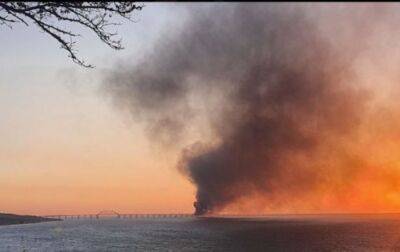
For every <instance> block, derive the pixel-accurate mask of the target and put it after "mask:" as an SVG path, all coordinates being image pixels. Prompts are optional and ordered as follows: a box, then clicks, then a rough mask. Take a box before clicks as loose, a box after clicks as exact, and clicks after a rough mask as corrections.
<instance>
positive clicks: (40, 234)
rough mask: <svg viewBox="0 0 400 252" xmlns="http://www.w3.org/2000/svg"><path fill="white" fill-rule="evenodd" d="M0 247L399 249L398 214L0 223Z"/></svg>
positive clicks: (8, 248) (54, 249) (78, 249)
mask: <svg viewBox="0 0 400 252" xmlns="http://www.w3.org/2000/svg"><path fill="white" fill-rule="evenodd" d="M0 251H12V252H14V251H400V215H394V214H392V215H388V214H386V215H287V216H284V215H279V216H264V217H252V218H250V217H246V218H238V217H235V218H195V217H187V218H152V219H151V218H142V219H129V218H127V219H118V218H111V219H86V220H85V219H80V220H64V221H57V222H47V223H37V224H23V225H11V226H1V227H0Z"/></svg>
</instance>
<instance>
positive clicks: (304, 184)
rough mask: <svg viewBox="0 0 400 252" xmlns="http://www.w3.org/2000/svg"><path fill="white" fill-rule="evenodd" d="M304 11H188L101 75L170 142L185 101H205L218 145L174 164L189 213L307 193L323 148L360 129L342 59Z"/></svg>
mask: <svg viewBox="0 0 400 252" xmlns="http://www.w3.org/2000/svg"><path fill="white" fill-rule="evenodd" d="M306 14H307V13H306V12H305V11H304V9H303V8H300V7H298V6H297V7H296V6H295V7H293V6H291V5H276V4H271V5H265V4H236V5H232V4H231V5H229V6H228V5H213V6H211V7H209V8H198V9H191V10H190V18H189V19H188V20H186V21H185V22H186V23H185V25H184V26H183V29H182V30H179V31H178V32H172V33H170V34H165V36H162V38H161V39H160V40H159V41H158V42H157V43H156V44H155V45H154V47H153V50H152V52H149V53H148V54H147V55H146V57H145V58H144V59H142V60H141V61H139V62H137V63H136V65H134V66H126V65H123V66H119V67H117V68H116V69H114V70H113V71H112V73H111V74H110V75H109V76H108V77H107V81H106V82H105V83H106V87H107V90H108V92H110V93H111V94H112V97H114V98H115V100H116V102H117V103H118V104H120V105H122V106H124V107H125V108H128V109H129V110H131V112H132V114H133V115H135V116H139V117H140V118H142V119H144V120H145V121H146V122H147V125H148V133H149V134H150V135H151V136H152V138H153V139H161V140H163V139H164V140H165V139H167V140H168V141H167V142H168V143H169V144H172V143H173V142H174V141H175V140H177V139H179V137H182V135H184V132H185V129H186V128H187V126H190V125H191V124H192V123H193V118H194V117H195V116H196V110H195V109H194V108H193V106H194V105H193V102H192V101H191V99H192V98H191V97H195V96H196V95H197V97H200V98H199V99H198V100H197V101H199V100H200V101H202V102H203V103H204V104H206V105H207V104H208V106H209V108H208V110H207V111H208V112H209V114H208V115H207V120H208V122H209V127H210V128H211V130H212V132H213V134H214V135H215V139H214V140H215V141H213V143H210V142H205V141H199V142H197V143H195V144H193V145H191V146H188V147H187V148H185V149H184V150H183V151H182V153H183V154H182V158H181V162H180V164H179V167H180V169H182V171H183V172H184V173H185V174H187V175H188V176H189V178H190V179H191V181H192V182H193V183H194V184H195V185H196V186H197V196H196V197H197V200H196V202H195V204H194V206H195V208H196V214H205V213H210V212H213V211H217V210H220V209H222V208H223V207H225V206H227V205H229V204H230V203H233V202H235V201H236V200H238V199H240V198H243V197H246V196H247V195H250V194H253V193H257V194H261V195H264V196H265V197H266V198H271V200H273V199H274V198H275V197H279V196H274V195H276V194H280V193H283V192H284V193H285V195H289V194H290V195H293V197H297V196H299V195H301V193H304V192H307V191H308V190H312V189H313V188H314V186H315V185H316V184H318V183H320V182H321V180H323V179H324V178H323V177H322V176H321V174H322V173H323V171H324V162H320V161H321V160H320V155H319V157H318V158H317V153H319V152H320V151H321V149H324V148H321V146H322V147H323V146H328V144H327V143H331V142H330V139H332V138H333V139H335V138H338V139H339V138H341V137H345V136H346V135H348V134H351V133H352V132H353V131H354V129H355V128H356V127H357V125H358V123H359V117H360V114H361V109H362V107H363V99H362V96H363V95H362V94H360V93H359V92H358V91H357V90H355V88H354V87H353V86H352V85H351V83H349V80H351V74H350V72H349V64H348V60H346V57H342V56H341V55H338V54H337V53H336V52H335V51H333V50H331V49H330V46H329V45H328V44H327V42H326V41H325V40H324V38H323V37H322V36H321V35H320V34H321V33H320V32H319V31H318V29H317V27H316V26H315V25H314V24H313V22H312V21H311V20H310V19H309V18H308V16H307V15H306ZM211 97H221V99H220V102H217V103H215V102H209V100H211ZM325 149H328V150H329V148H328V147H327V148H325ZM332 155H336V154H332ZM304 160H306V161H304ZM303 161H304V162H303Z"/></svg>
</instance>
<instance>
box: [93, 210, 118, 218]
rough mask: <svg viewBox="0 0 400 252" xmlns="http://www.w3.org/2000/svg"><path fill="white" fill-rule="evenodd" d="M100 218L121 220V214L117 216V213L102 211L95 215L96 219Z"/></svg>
mask: <svg viewBox="0 0 400 252" xmlns="http://www.w3.org/2000/svg"><path fill="white" fill-rule="evenodd" d="M100 217H117V218H121V214H119V213H118V212H116V211H114V210H102V211H100V212H98V213H97V214H96V218H100Z"/></svg>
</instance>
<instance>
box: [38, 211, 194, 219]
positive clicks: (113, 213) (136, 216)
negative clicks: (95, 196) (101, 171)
mask: <svg viewBox="0 0 400 252" xmlns="http://www.w3.org/2000/svg"><path fill="white" fill-rule="evenodd" d="M193 216H194V214H191V213H167V214H165V213H152V214H143V213H141V214H137V213H136V214H131V213H129V214H127V213H123V214H121V213H118V212H116V211H113V210H105V211H100V212H98V213H97V214H56V215H44V216H42V217H46V218H56V219H62V220H67V219H101V218H117V219H144V218H153V219H155V218H188V217H193Z"/></svg>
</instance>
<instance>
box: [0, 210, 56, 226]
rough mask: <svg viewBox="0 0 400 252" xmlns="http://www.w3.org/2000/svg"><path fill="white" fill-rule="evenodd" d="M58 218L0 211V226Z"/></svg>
mask: <svg viewBox="0 0 400 252" xmlns="http://www.w3.org/2000/svg"><path fill="white" fill-rule="evenodd" d="M60 220H61V219H56V218H45V217H40V216H32V215H17V214H8V213H0V226H5V225H15V224H28V223H39V222H47V221H60Z"/></svg>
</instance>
